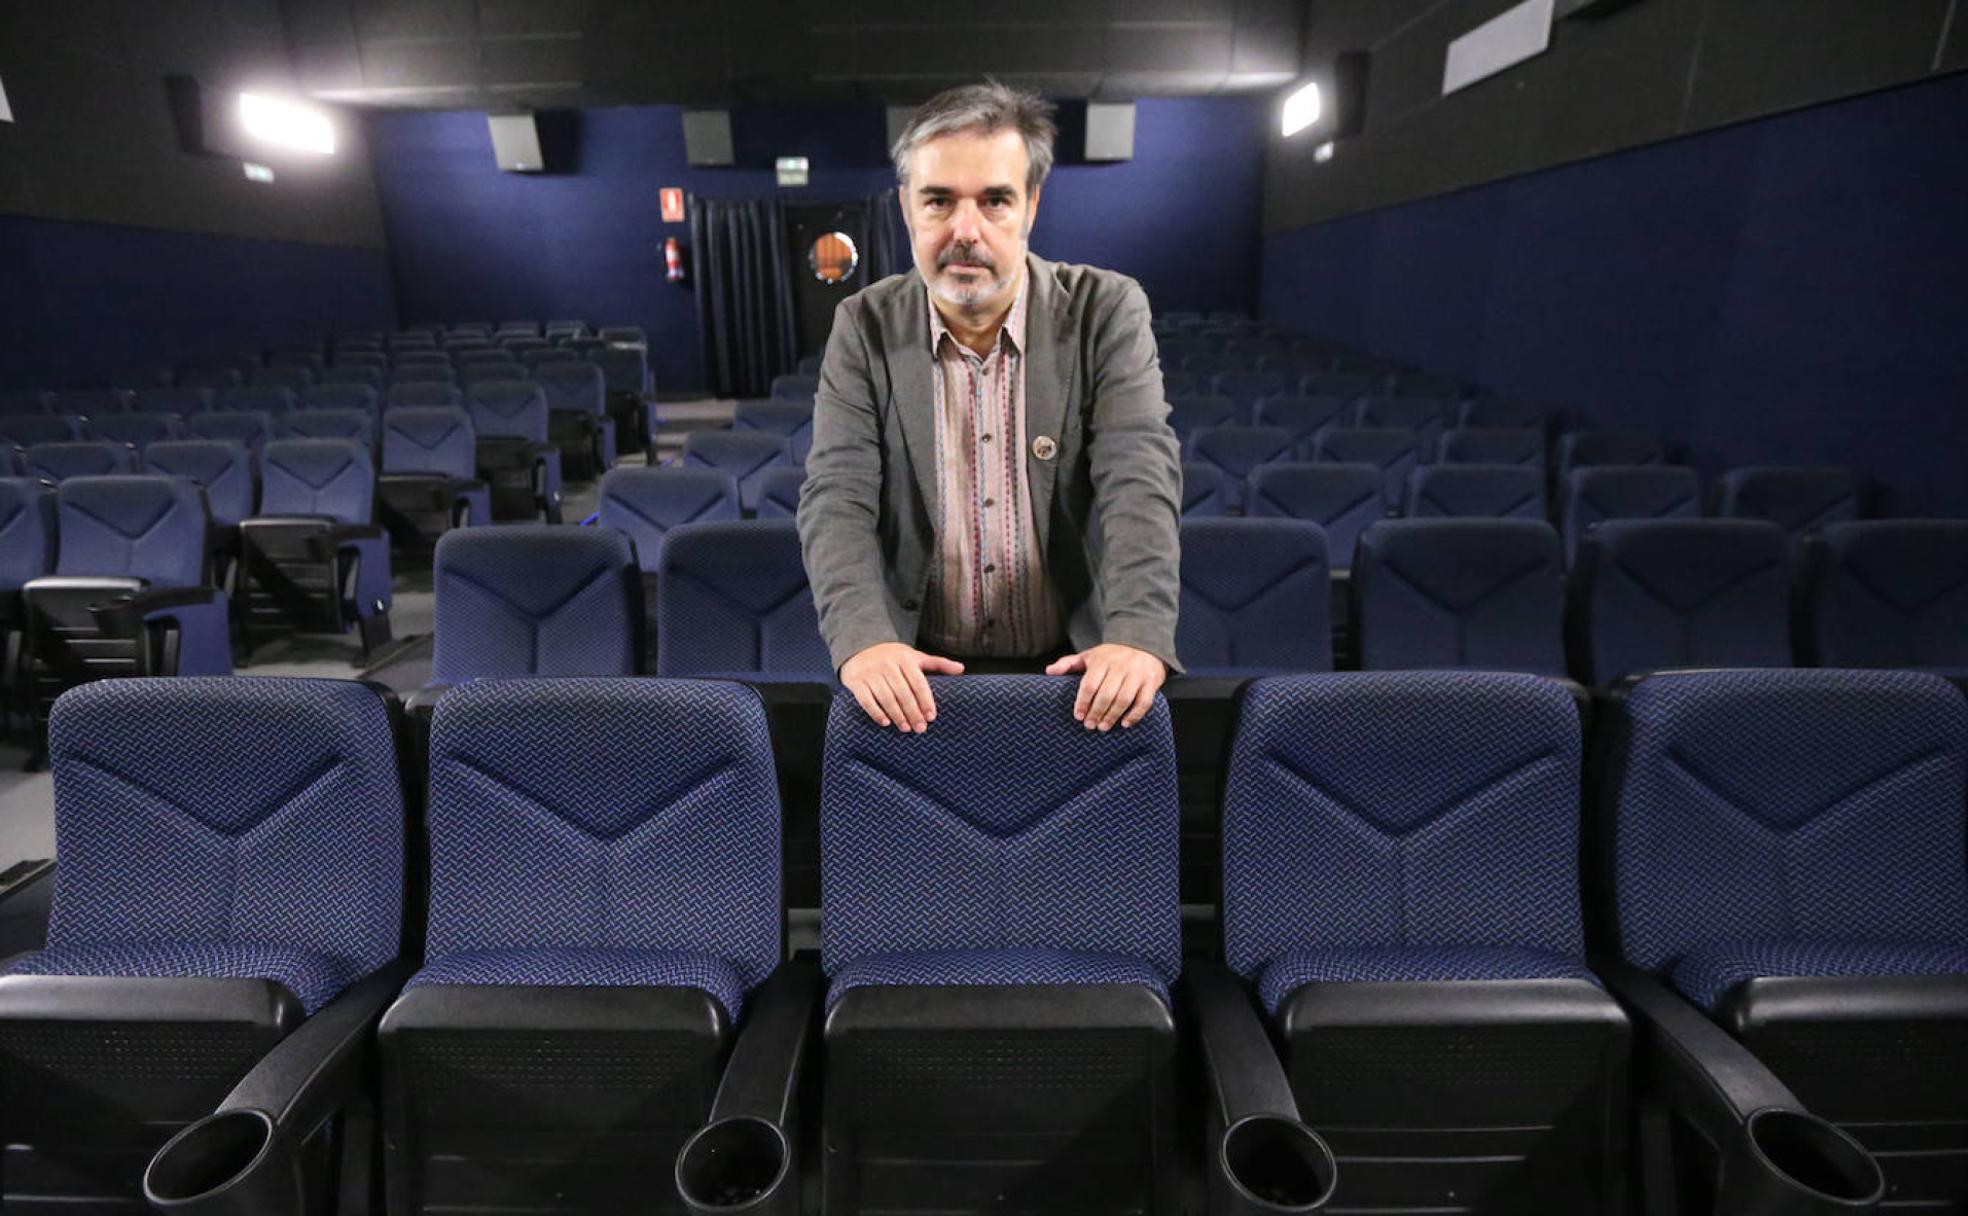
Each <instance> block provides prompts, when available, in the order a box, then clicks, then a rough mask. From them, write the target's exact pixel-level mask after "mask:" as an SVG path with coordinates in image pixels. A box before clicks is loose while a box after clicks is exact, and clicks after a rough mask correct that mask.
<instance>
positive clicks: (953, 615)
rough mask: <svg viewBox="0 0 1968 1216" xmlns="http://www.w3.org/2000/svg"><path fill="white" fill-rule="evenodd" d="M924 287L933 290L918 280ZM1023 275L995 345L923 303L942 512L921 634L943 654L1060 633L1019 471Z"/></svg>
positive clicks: (1015, 648) (1050, 641)
mask: <svg viewBox="0 0 1968 1216" xmlns="http://www.w3.org/2000/svg"><path fill="white" fill-rule="evenodd" d="M924 290H925V291H927V290H928V289H927V288H925V289H924ZM1030 292H1031V276H1030V274H1029V273H1028V274H1027V275H1026V279H1025V282H1024V283H1022V284H1020V285H1019V288H1018V296H1017V298H1016V299H1015V300H1014V301H1013V302H1012V305H1011V312H1010V313H1009V314H1007V315H1006V317H1005V321H1004V326H1003V327H1002V328H1001V329H1000V330H999V331H998V340H997V344H996V345H995V346H993V347H992V348H991V353H990V354H988V355H985V356H983V357H981V358H980V357H979V356H978V355H977V353H976V352H974V351H972V350H971V349H970V348H968V347H966V346H965V345H964V344H963V343H961V342H959V341H957V339H956V337H955V335H953V334H951V333H950V331H949V329H948V328H947V327H946V326H945V325H944V324H943V319H942V317H940V316H938V315H937V312H936V303H935V301H934V300H931V301H930V305H929V345H930V353H931V356H932V358H931V366H932V368H933V372H932V376H931V400H932V403H933V405H934V407H935V410H936V478H937V485H938V491H939V496H940V499H941V503H942V518H941V519H940V520H939V521H938V522H939V527H938V530H937V537H936V550H937V551H936V561H935V562H934V563H933V564H932V566H931V573H930V582H929V594H928V595H927V597H925V601H924V604H923V615H922V620H921V622H920V625H919V632H920V635H921V636H920V640H919V642H918V644H919V645H920V646H922V647H923V648H924V649H927V650H930V651H934V652H935V653H938V654H957V655H976V656H985V655H1002V656H1017V657H1025V656H1039V655H1045V654H1049V653H1050V652H1052V651H1055V650H1057V649H1059V648H1060V646H1061V645H1062V644H1063V643H1064V641H1065V635H1066V630H1065V621H1064V613H1063V612H1062V611H1061V609H1060V605H1059V599H1058V596H1057V595H1056V594H1055V592H1054V591H1053V588H1052V584H1051V583H1050V581H1048V579H1047V578H1046V570H1045V559H1044V556H1043V555H1042V554H1041V553H1040V552H1039V539H1038V533H1037V532H1036V531H1035V530H1034V527H1033V514H1032V491H1031V486H1030V484H1029V483H1028V482H1027V480H1026V477H1025V459H1024V456H1025V443H1026V438H1025V311H1026V308H1025V305H1026V299H1027V297H1028V296H1029V294H1030Z"/></svg>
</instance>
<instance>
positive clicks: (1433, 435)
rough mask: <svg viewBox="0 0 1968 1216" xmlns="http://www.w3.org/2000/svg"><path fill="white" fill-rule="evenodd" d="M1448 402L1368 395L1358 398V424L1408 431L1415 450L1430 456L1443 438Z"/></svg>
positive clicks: (1421, 398) (1437, 398) (1431, 398)
mask: <svg viewBox="0 0 1968 1216" xmlns="http://www.w3.org/2000/svg"><path fill="white" fill-rule="evenodd" d="M1450 404H1451V403H1450V402H1448V401H1445V400H1443V399H1441V398H1439V397H1368V398H1367V399H1366V400H1364V401H1362V402H1360V416H1359V419H1358V421H1359V424H1360V425H1361V426H1367V427H1392V428H1394V429H1397V430H1403V431H1408V432H1411V433H1412V434H1413V435H1414V439H1415V451H1416V452H1417V453H1420V454H1422V455H1424V456H1430V457H1432V456H1433V455H1434V452H1435V448H1436V445H1437V444H1439V443H1440V442H1441V440H1442V427H1443V422H1444V420H1445V418H1446V416H1447V414H1448V411H1449V407H1450Z"/></svg>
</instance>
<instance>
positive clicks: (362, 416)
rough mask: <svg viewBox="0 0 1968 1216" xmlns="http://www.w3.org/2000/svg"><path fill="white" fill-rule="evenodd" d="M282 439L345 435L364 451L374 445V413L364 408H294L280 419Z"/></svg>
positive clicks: (339, 437) (339, 436) (324, 437)
mask: <svg viewBox="0 0 1968 1216" xmlns="http://www.w3.org/2000/svg"><path fill="white" fill-rule="evenodd" d="M280 434H281V437H282V438H283V439H348V440H353V441H354V442H356V443H359V444H361V445H362V448H363V450H364V451H369V450H371V449H373V448H374V447H375V446H376V417H375V415H374V414H371V413H369V412H368V411H366V410H359V409H355V410H321V409H301V410H295V411H294V412H293V413H291V414H289V415H287V416H286V417H285V418H282V419H281V420H280Z"/></svg>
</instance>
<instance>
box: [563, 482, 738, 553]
mask: <svg viewBox="0 0 1968 1216" xmlns="http://www.w3.org/2000/svg"><path fill="white" fill-rule="evenodd" d="M598 502H599V506H600V514H601V523H602V526H603V527H608V528H619V529H621V530H622V531H623V532H626V533H627V534H628V535H629V536H630V537H632V538H634V540H635V547H636V560H637V561H639V562H641V563H642V568H643V569H644V570H648V571H652V572H653V571H654V570H655V569H656V567H657V563H658V562H659V561H661V559H662V556H663V538H664V537H665V536H667V535H669V531H670V529H671V528H674V527H676V526H677V525H678V524H694V523H712V522H719V521H727V520H735V519H737V518H738V516H739V514H740V511H741V508H740V507H739V504H738V479H737V478H735V477H733V476H732V475H731V474H730V473H727V472H725V471H723V470H722V469H679V468H671V467H667V466H661V465H659V466H654V467H648V468H643V467H635V466H629V467H624V468H619V469H610V470H609V471H608V472H607V473H605V474H603V475H602V478H601V486H600V490H599V493H598Z"/></svg>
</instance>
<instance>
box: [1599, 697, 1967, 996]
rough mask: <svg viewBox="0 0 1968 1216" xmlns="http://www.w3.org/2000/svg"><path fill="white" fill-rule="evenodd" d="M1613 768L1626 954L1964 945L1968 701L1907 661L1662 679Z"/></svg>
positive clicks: (1660, 956) (1632, 723)
mask: <svg viewBox="0 0 1968 1216" xmlns="http://www.w3.org/2000/svg"><path fill="white" fill-rule="evenodd" d="M1619 712H1620V713H1621V717H1622V719H1623V721H1622V722H1621V723H1620V725H1621V728H1622V729H1620V730H1618V731H1616V732H1615V739H1616V744H1615V746H1616V747H1617V749H1618V754H1617V755H1616V756H1615V758H1614V763H1613V765H1612V768H1611V771H1612V772H1613V773H1614V774H1616V784H1615V785H1614V787H1613V789H1612V790H1611V791H1609V793H1610V797H1609V799H1608V802H1609V803H1610V805H1611V807H1612V812H1613V822H1612V824H1611V825H1610V826H1611V841H1612V872H1613V889H1614V894H1615V903H1616V907H1617V917H1618V932H1619V942H1620V949H1621V952H1622V953H1623V954H1624V955H1625V956H1626V958H1627V959H1628V960H1630V961H1631V962H1634V963H1636V964H1638V965H1639V966H1642V967H1645V968H1648V969H1649V970H1654V971H1660V970H1665V969H1666V968H1667V967H1668V966H1670V965H1671V964H1672V963H1673V962H1674V961H1675V960H1676V959H1678V958H1680V957H1681V956H1682V955H1684V954H1686V953H1687V952H1689V951H1690V950H1692V949H1694V948H1696V947H1699V946H1703V945H1708V944H1720V943H1723V942H1742V941H1755V942H1769V943H1781V942H1784V941H1791V940H1818V941H1824V940H1827V939H1829V940H1833V941H1837V940H1844V941H1873V942H1877V941H1904V942H1946V943H1950V944H1953V945H1957V946H1958V945H1960V944H1961V943H1962V942H1963V941H1968V866H1964V865H1963V864H1962V857H1963V855H1964V849H1968V841H1964V839H1963V832H1964V826H1965V825H1968V816H1964V815H1963V814H1962V813H1961V807H1962V800H1963V796H1964V790H1968V705H1964V704H1963V701H1962V698H1961V694H1960V693H1959V692H1958V691H1957V690H1956V689H1954V688H1953V687H1952V686H1950V685H1949V684H1948V683H1947V681H1945V680H1942V679H1940V678H1939V677H1937V676H1933V675H1928V674H1925V673H1921V672H1898V671H1811V670H1797V669H1793V670H1781V671H1776V670H1773V671H1690V672H1668V673H1664V674H1661V675H1656V676H1649V677H1648V678H1646V679H1644V680H1642V681H1640V682H1639V683H1638V684H1636V685H1635V686H1634V687H1633V689H1632V690H1631V692H1630V694H1629V695H1628V696H1627V698H1626V699H1625V702H1624V708H1623V709H1622V710H1620V711H1619Z"/></svg>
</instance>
